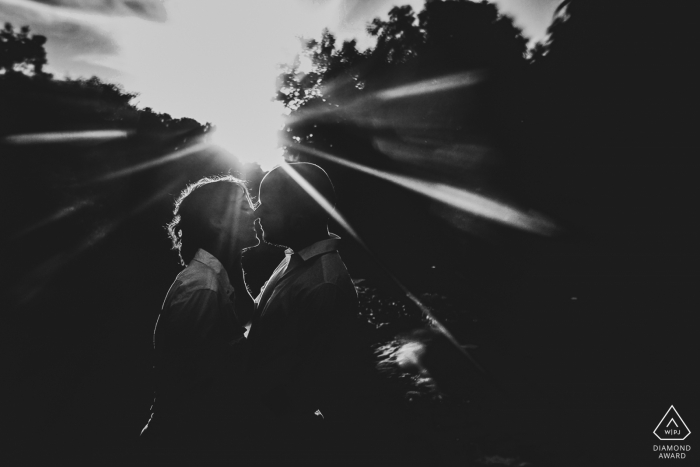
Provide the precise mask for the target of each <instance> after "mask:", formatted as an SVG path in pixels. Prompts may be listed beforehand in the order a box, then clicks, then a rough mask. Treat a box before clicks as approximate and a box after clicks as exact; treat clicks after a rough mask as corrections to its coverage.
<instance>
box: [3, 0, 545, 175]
mask: <svg viewBox="0 0 700 467" xmlns="http://www.w3.org/2000/svg"><path fill="white" fill-rule="evenodd" d="M494 1H495V2H496V3H497V4H498V5H499V8H501V10H502V11H504V12H506V13H509V14H511V15H512V16H514V17H515V19H516V24H518V25H519V26H520V27H522V28H523V29H524V31H525V34H526V35H527V36H528V37H531V38H533V39H541V38H542V37H543V36H544V33H545V29H546V27H547V25H548V24H549V22H550V20H551V17H552V12H553V11H554V8H555V7H556V5H557V4H558V3H559V0H494ZM134 4H138V6H139V8H137V9H134V7H133V5H134ZM394 4H411V5H412V6H413V7H414V9H415V10H416V11H420V10H421V9H422V5H423V0H403V1H401V0H254V1H245V2H242V1H234V0H165V1H164V2H160V1H159V0H131V1H127V0H0V21H2V22H5V21H9V22H11V23H12V24H13V25H15V26H20V25H25V24H26V25H29V26H30V27H31V29H32V31H33V32H35V33H38V34H44V35H46V36H47V37H48V39H49V41H48V43H47V46H46V47H47V51H48V61H49V66H48V71H49V72H52V73H54V74H56V75H58V76H63V75H69V76H72V77H79V76H86V77H87V76H92V75H97V76H99V77H101V78H103V79H105V80H107V81H111V82H116V83H119V84H121V85H123V86H124V88H125V89H126V90H127V91H129V92H138V93H139V94H140V95H139V97H138V98H137V103H138V105H139V106H141V107H151V108H153V109H154V110H155V111H157V112H166V113H169V114H170V115H172V116H173V117H191V118H194V119H197V120H199V121H200V122H202V123H205V122H211V123H213V124H215V125H216V126H217V128H218V132H217V135H216V138H215V140H216V141H217V143H219V144H221V145H222V146H224V147H225V148H226V149H228V150H230V151H231V152H232V153H234V154H235V155H236V156H237V157H238V158H239V159H240V160H242V161H244V162H248V161H255V162H258V163H260V165H261V166H262V167H263V169H269V168H270V167H272V166H273V165H275V164H277V163H279V162H280V161H281V157H280V155H279V154H280V153H279V150H278V149H277V131H278V129H279V128H280V126H281V124H282V115H283V109H282V108H281V106H280V105H279V104H278V103H275V102H273V101H272V98H273V97H274V94H275V79H276V77H277V75H278V73H279V71H278V69H277V64H279V63H282V62H288V61H290V60H291V59H292V57H293V56H294V54H295V53H296V52H297V51H298V50H299V41H298V40H296V39H295V38H296V37H299V36H304V37H319V36H320V33H321V30H322V29H323V28H324V27H328V28H329V29H330V30H331V31H332V32H334V33H336V34H337V36H338V37H339V38H340V39H348V38H351V37H356V38H358V39H359V41H358V42H359V44H360V46H361V47H367V46H369V45H371V42H370V39H369V37H368V36H367V35H366V34H365V32H364V28H365V25H366V23H367V22H368V21H370V20H371V19H372V18H374V17H376V16H386V14H387V12H388V11H389V9H390V8H391V7H392V6H393V5H394Z"/></svg>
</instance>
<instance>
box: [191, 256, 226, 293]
mask: <svg viewBox="0 0 700 467" xmlns="http://www.w3.org/2000/svg"><path fill="white" fill-rule="evenodd" d="M192 261H197V262H199V263H202V264H204V265H205V266H208V267H210V268H211V269H213V270H214V272H215V273H216V275H217V276H218V277H219V281H220V282H221V285H223V286H224V290H225V291H226V294H227V295H231V293H232V292H233V286H232V285H231V281H230V280H229V278H228V273H227V272H226V268H224V266H223V265H222V264H221V261H219V260H218V259H216V257H215V256H214V255H212V254H211V253H209V252H208V251H206V250H203V249H202V248H200V249H199V250H197V253H195V255H194V258H193V259H192ZM190 264H191V263H190Z"/></svg>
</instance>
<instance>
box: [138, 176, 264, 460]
mask: <svg viewBox="0 0 700 467" xmlns="http://www.w3.org/2000/svg"><path fill="white" fill-rule="evenodd" d="M174 214H175V217H174V219H173V221H172V222H171V223H170V224H169V225H168V231H169V234H170V237H171V240H172V243H173V248H174V249H176V250H177V251H178V253H179V254H180V258H181V262H182V264H185V261H187V262H188V265H187V267H186V268H185V269H184V270H183V271H182V272H181V273H180V274H178V276H177V278H176V279H175V282H174V283H173V284H172V286H171V287H170V290H169V291H168V294H167V296H166V298H165V302H164V303H163V308H162V312H161V314H160V316H159V318H158V321H157V323H156V329H155V332H154V339H153V340H154V348H155V359H154V360H155V361H154V369H155V376H156V378H155V386H156V398H155V402H154V406H153V408H152V412H153V413H152V415H151V419H150V420H149V423H148V424H147V425H146V427H145V428H144V430H143V432H142V438H143V439H145V440H146V443H147V444H150V445H151V447H152V449H154V450H156V451H159V452H157V453H156V454H155V455H156V456H157V458H158V460H160V461H168V462H183V463H186V462H187V461H189V460H192V461H194V460H201V459H202V458H203V456H204V457H205V458H206V456H205V454H206V453H203V452H202V450H203V449H204V446H205V445H207V446H209V450H211V446H212V443H213V442H214V440H215V438H216V436H217V434H221V435H222V436H223V435H224V432H226V428H223V427H226V426H231V424H232V420H231V418H233V413H234V412H235V409H236V403H237V402H238V403H240V401H236V400H235V399H236V394H235V392H232V390H231V388H232V387H235V386H236V382H235V381H233V380H234V379H235V378H236V376H239V377H240V376H241V373H243V369H242V368H240V369H239V370H238V372H236V362H237V361H239V362H240V363H239V367H241V366H242V365H243V355H242V354H243V350H244V345H243V344H244V341H245V339H244V337H243V335H244V332H245V328H243V327H242V326H241V324H240V323H239V320H238V319H237V318H236V313H235V312H236V310H235V306H236V305H238V306H241V305H244V301H245V300H246V299H247V300H248V301H249V298H247V294H245V293H242V292H240V293H239V294H236V293H235V292H234V286H233V285H232V284H236V287H239V286H240V288H241V290H244V289H243V275H242V271H241V267H240V257H241V251H242V250H243V249H245V248H247V247H251V246H254V245H255V244H256V243H257V242H258V240H257V238H256V234H255V230H254V228H253V220H254V218H253V207H252V203H251V202H250V198H249V196H248V191H247V189H246V187H245V185H244V184H243V183H242V182H241V181H240V180H238V179H235V178H234V177H230V176H226V177H216V178H204V179H202V180H199V181H198V182H196V183H194V184H192V185H190V186H188V187H187V188H186V189H185V190H184V191H183V192H182V194H181V195H180V196H179V198H178V199H177V200H176V202H175V210H174ZM242 300H243V301H242ZM240 398H243V396H240ZM222 430H223V432H222ZM207 443H208V444H207ZM186 456H189V457H186Z"/></svg>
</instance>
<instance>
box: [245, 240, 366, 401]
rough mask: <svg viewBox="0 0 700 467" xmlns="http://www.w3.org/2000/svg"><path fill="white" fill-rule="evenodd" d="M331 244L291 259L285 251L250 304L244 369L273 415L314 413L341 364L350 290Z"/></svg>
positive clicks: (352, 310) (351, 306) (353, 295)
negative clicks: (252, 306) (291, 411)
mask: <svg viewBox="0 0 700 467" xmlns="http://www.w3.org/2000/svg"><path fill="white" fill-rule="evenodd" d="M338 242H339V238H338V237H337V236H335V235H333V236H332V237H331V238H329V239H327V240H323V241H320V242H317V243H314V244H313V245H310V246H308V247H306V248H304V249H302V250H301V251H299V252H297V253H294V252H292V251H291V250H287V252H286V254H287V256H286V258H285V259H284V260H283V261H282V263H280V266H278V268H277V269H276V270H275V272H274V273H273V275H272V276H271V277H270V280H269V281H268V282H267V283H266V285H265V286H264V287H263V290H262V291H261V293H260V295H259V296H258V298H257V299H256V311H255V314H254V318H253V323H252V326H251V329H250V334H249V336H248V341H249V344H250V361H249V370H250V372H251V374H252V375H253V378H254V380H255V381H256V382H257V385H258V387H259V390H260V391H261V395H262V397H263V398H267V399H268V401H269V402H270V404H272V405H277V406H278V407H273V408H274V409H278V410H280V411H286V410H287V408H288V407H289V406H290V405H295V404H296V405H297V406H298V407H303V410H311V408H312V406H313V407H316V408H317V409H318V408H320V407H321V406H323V404H324V400H325V399H327V396H328V394H329V392H330V391H332V390H331V389H330V386H329V385H330V384H331V381H332V380H333V379H334V378H335V376H337V371H336V370H338V369H340V368H341V367H342V366H343V365H344V362H343V361H342V360H343V359H344V351H345V350H347V349H348V347H349V343H348V340H349V339H351V336H352V331H353V328H354V326H355V323H356V317H357V292H356V291H355V287H354V285H353V283H352V280H351V279H350V275H349V274H348V271H347V268H346V267H345V264H344V263H343V261H342V260H341V258H340V255H339V254H338V251H337V246H338ZM292 400H293V402H292ZM314 410H315V409H314Z"/></svg>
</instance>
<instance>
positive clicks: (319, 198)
mask: <svg viewBox="0 0 700 467" xmlns="http://www.w3.org/2000/svg"><path fill="white" fill-rule="evenodd" d="M279 167H280V168H281V169H282V170H284V171H285V172H287V174H289V176H290V177H291V178H292V179H293V180H294V181H295V182H297V183H298V184H299V186H300V187H301V188H302V189H303V190H305V191H306V192H307V193H308V194H309V196H311V197H312V198H313V199H314V200H315V201H316V202H317V203H318V204H319V205H320V206H321V207H322V208H323V209H324V210H325V211H326V212H327V213H328V215H329V216H331V217H332V218H333V220H335V221H336V222H337V223H338V224H340V226H341V227H342V228H343V229H345V230H346V231H347V232H348V233H349V234H350V235H351V236H352V237H353V238H354V239H355V241H356V242H357V243H358V244H359V245H360V246H362V248H364V249H365V251H367V253H368V254H369V255H370V256H371V257H372V258H373V260H374V261H375V263H376V264H377V265H378V266H379V268H380V269H381V270H382V271H383V272H384V273H385V274H386V275H387V276H388V277H389V278H390V279H391V280H392V281H393V282H394V284H396V285H397V286H398V287H399V289H401V291H402V292H403V294H404V295H405V296H406V298H408V299H409V300H410V301H411V302H413V304H414V305H416V307H418V309H419V310H420V311H421V312H422V313H423V314H424V315H425V316H426V317H427V318H428V319H429V320H430V322H431V323H432V324H433V326H435V328H436V329H437V330H438V331H439V332H441V333H442V334H443V335H444V336H445V337H446V338H447V340H448V341H450V342H451V343H452V344H453V345H454V346H455V347H457V349H458V350H459V351H460V352H461V353H462V354H463V355H464V356H465V357H467V359H468V360H469V361H470V362H471V363H472V364H473V365H474V366H475V367H476V369H477V370H479V371H480V372H481V373H486V372H485V370H484V369H483V368H482V367H481V365H479V364H478V363H477V362H476V360H474V358H473V357H472V356H471V355H470V354H469V352H468V351H467V349H465V348H464V346H462V345H461V344H460V343H459V342H458V341H457V339H456V338H455V337H454V336H453V335H452V333H451V332H450V331H449V330H448V329H447V328H446V327H445V326H444V325H443V324H442V323H441V322H440V321H439V320H438V319H437V318H436V317H435V315H434V314H433V312H432V311H431V310H430V308H428V307H427V306H426V305H425V304H423V302H421V301H420V300H419V299H418V297H416V296H415V295H414V294H413V293H411V291H410V290H408V289H407V288H406V286H404V285H403V283H402V282H401V281H399V279H398V278H397V277H396V276H395V275H394V274H393V273H392V272H391V270H390V269H389V268H388V267H386V266H385V265H384V264H383V263H382V262H381V261H380V260H379V258H377V256H376V255H375V254H374V253H373V252H372V250H370V249H369V247H368V246H367V244H366V243H365V242H364V241H363V240H362V238H361V237H360V236H359V234H358V233H357V232H356V231H355V229H353V228H352V226H351V225H350V223H349V222H348V221H347V220H346V219H345V218H344V217H343V216H342V215H341V214H340V213H339V212H338V210H337V209H335V208H334V207H333V205H332V204H331V203H330V202H328V200H326V198H325V197H324V196H323V195H322V194H321V193H319V192H318V190H316V189H315V188H314V187H313V186H312V185H311V184H310V183H309V182H308V181H306V179H304V177H302V176H301V175H300V174H299V173H298V172H297V171H296V170H294V169H293V168H292V167H291V166H290V165H289V164H281V165H280V166H279Z"/></svg>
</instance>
